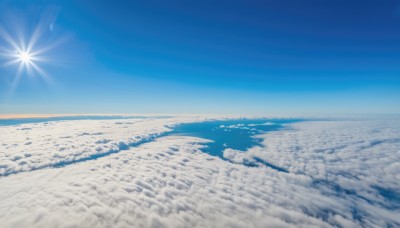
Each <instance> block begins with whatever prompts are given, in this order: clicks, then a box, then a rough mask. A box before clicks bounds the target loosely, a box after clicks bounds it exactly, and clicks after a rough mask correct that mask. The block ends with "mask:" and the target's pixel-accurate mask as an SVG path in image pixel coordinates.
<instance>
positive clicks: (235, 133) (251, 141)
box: [171, 119, 304, 172]
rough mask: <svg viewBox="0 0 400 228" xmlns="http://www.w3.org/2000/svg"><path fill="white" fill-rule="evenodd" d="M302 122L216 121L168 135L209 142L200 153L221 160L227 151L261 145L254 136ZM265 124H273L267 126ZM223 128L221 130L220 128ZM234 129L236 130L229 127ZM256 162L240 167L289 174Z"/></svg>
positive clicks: (184, 127)
mask: <svg viewBox="0 0 400 228" xmlns="http://www.w3.org/2000/svg"><path fill="white" fill-rule="evenodd" d="M299 121H304V120H303V119H235V120H218V121H206V122H197V123H187V124H180V125H178V126H176V127H175V128H174V131H173V132H171V135H184V136H194V137H199V138H204V139H209V140H212V141H213V142H210V143H205V145H206V146H207V147H206V148H204V149H203V152H205V153H208V154H210V155H212V156H217V157H220V158H221V159H223V160H226V159H225V158H224V157H223V151H224V150H225V149H226V148H231V149H234V150H240V151H245V150H247V149H249V148H251V147H254V146H262V144H261V142H262V139H259V138H255V137H253V136H255V135H257V134H262V133H265V132H269V131H277V130H280V129H282V128H283V124H286V123H293V122H299ZM266 123H273V124H271V125H268V124H266ZM221 126H224V127H221ZM231 126H236V127H231ZM253 159H254V160H255V161H256V162H251V161H245V162H244V163H243V165H246V166H249V167H258V166H260V165H265V166H268V167H270V168H272V169H275V170H277V171H280V172H288V171H287V170H286V169H284V168H281V167H278V166H275V165H273V164H271V163H269V162H267V161H264V160H262V159H260V158H256V157H254V158H253Z"/></svg>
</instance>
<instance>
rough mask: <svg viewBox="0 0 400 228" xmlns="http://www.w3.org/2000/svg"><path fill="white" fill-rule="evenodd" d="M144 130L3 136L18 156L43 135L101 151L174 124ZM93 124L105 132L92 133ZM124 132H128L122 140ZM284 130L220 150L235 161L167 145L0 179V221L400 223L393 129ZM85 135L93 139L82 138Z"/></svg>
mask: <svg viewBox="0 0 400 228" xmlns="http://www.w3.org/2000/svg"><path fill="white" fill-rule="evenodd" d="M124 121H126V120H124ZM129 121H130V120H129ZM138 121H139V120H138ZM140 121H143V122H144V123H143V127H141V128H139V127H138V126H140V125H137V124H139V123H134V124H116V122H118V121H109V122H108V121H105V122H107V124H105V122H103V121H94V122H93V123H90V124H89V122H91V121H82V122H79V121H75V122H72V121H67V122H64V123H56V124H57V127H54V126H53V125H51V124H50V125H48V126H41V125H36V126H34V127H33V128H38V129H41V131H42V132H45V133H46V137H43V136H42V137H39V136H38V137H37V138H35V140H32V139H30V140H26V137H27V136H26V135H25V134H24V133H22V132H24V131H26V130H21V126H17V127H16V126H14V127H8V128H7V129H8V130H13V128H15V129H14V130H15V132H18V133H15V134H14V135H13V137H14V139H13V140H14V141H15V143H17V144H18V145H19V146H16V147H15V148H20V147H22V146H21V145H22V142H31V144H30V145H32V147H29V146H28V145H27V147H24V148H33V145H35V144H36V143H37V142H42V141H41V140H39V139H41V138H44V142H47V140H46V139H48V138H50V140H49V141H50V142H52V143H54V142H58V140H59V139H60V137H62V136H63V135H64V136H69V135H72V136H73V138H72V139H71V138H70V140H71V142H69V141H63V144H62V145H64V146H69V148H72V146H74V145H75V146H76V147H77V146H87V145H88V144H87V143H93V144H96V143H95V142H96V141H98V140H100V141H101V140H103V141H101V142H100V143H99V144H100V145H102V144H106V145H107V143H114V142H118V141H117V140H126V139H127V138H131V137H133V136H134V134H137V133H135V132H133V131H134V129H141V131H140V132H139V135H145V133H146V134H153V133H154V132H156V133H159V132H161V131H163V130H165V129H164V127H165V126H167V125H168V124H170V123H167V122H165V121H171V120H159V121H160V123H155V122H152V121H155V120H140ZM174 121H178V120H174ZM179 121H185V120H179ZM186 121H188V120H186ZM192 121H193V119H192ZM111 123H112V124H111ZM114 125H116V126H120V127H114ZM38 126H39V127H38ZM90 126H92V127H90ZM101 126H103V127H105V126H107V127H108V128H106V127H105V128H104V130H102V131H100V130H99V128H101V129H103V128H102V127H101ZM124 126H126V129H129V130H127V131H126V132H124V129H125V128H124ZM144 126H146V127H144ZM25 127H26V126H23V128H25ZM289 127H290V128H289V129H287V130H283V131H276V132H270V133H268V134H265V135H261V136H257V137H261V138H262V139H263V144H264V147H254V148H251V149H249V151H247V152H246V153H243V152H240V151H233V150H231V149H229V148H228V149H227V150H226V151H225V153H224V155H225V154H226V158H227V159H230V160H232V161H235V163H233V162H227V161H224V160H222V159H220V158H218V157H213V156H210V155H209V154H206V153H203V152H201V148H202V147H203V146H202V145H201V143H204V142H206V141H205V140H204V139H199V138H193V137H183V136H167V137H161V138H158V139H156V140H155V141H151V142H148V143H144V144H141V145H140V146H138V147H134V148H126V150H122V151H120V152H119V153H114V154H110V155H108V156H105V157H102V158H100V159H97V160H87V161H84V162H78V163H74V164H73V165H69V166H65V167H61V168H46V169H40V170H30V172H23V173H18V174H13V175H9V176H3V177H0V186H1V190H0V224H2V226H3V227H66V226H69V227H74V226H75V227H132V226H136V227H193V226H199V227H313V226H314V227H315V226H316V227H332V226H337V227H360V226H367V227H373V226H381V227H382V226H390V225H392V226H399V225H400V219H399V218H398V214H399V212H400V211H399V208H400V207H399V199H398V198H397V199H396V194H395V193H396V191H398V189H400V186H399V185H400V184H399V183H400V176H399V173H400V168H399V164H400V163H399V162H400V143H399V142H400V141H399V137H400V126H399V124H398V123H397V122H395V121H390V122H389V121H318V122H303V123H297V124H292V125H290V126H289ZM17 128H18V129H19V130H17ZM67 129H68V130H67ZM73 129H75V130H76V131H73ZM83 129H85V131H84V132H85V133H87V134H86V135H85V136H88V138H89V139H90V141H78V140H80V139H81V138H80V137H81V136H79V135H80V134H81V133H83ZM144 129H147V130H146V131H145V130H144ZM150 129H153V130H150ZM2 130H4V129H2ZM31 131H32V130H31ZM11 132H13V131H11ZM57 132H58V133H57ZM96 133H103V134H96ZM43 134H44V133H43ZM129 134H132V135H129ZM100 136H102V137H104V136H107V137H104V138H102V137H100ZM10 138H11V137H10ZM30 138H32V136H30ZM7 140H11V139H7ZM108 140H111V141H108ZM44 142H43V143H44ZM1 143H3V140H2V141H1ZM6 144H7V146H10V145H9V144H8V143H6ZM50 144H51V143H49V145H50ZM46 145H47V144H46ZM51 145H53V144H51ZM90 145H91V144H90ZM44 148H46V147H44ZM56 148H58V147H56ZM11 149H12V147H9V148H8V150H7V154H9V156H8V157H10V156H11V154H13V155H14V156H16V155H18V154H19V153H22V152H21V151H22V150H16V151H14V152H13V151H12V150H11ZM50 151H51V150H50ZM56 151H57V150H56ZM66 151H68V149H67V150H66ZM1 152H3V150H2V151H1ZM46 153H51V152H46V151H43V152H42V153H39V152H37V153H35V154H34V155H32V156H36V157H37V159H39V161H40V162H39V163H40V164H43V163H44V162H49V161H52V160H51V159H48V157H49V156H47V155H46ZM67 153H70V152H67ZM3 154H4V152H3ZM71 154H72V153H71ZM51 155H52V154H51ZM3 156H4V155H3ZM69 156H73V155H69ZM42 157H43V158H42ZM50 157H51V156H50ZM244 158H247V159H255V158H256V159H263V160H264V161H266V162H268V163H270V164H272V165H274V166H277V167H280V168H282V169H285V170H287V171H288V172H282V171H279V170H277V169H274V168H270V167H269V166H265V165H261V166H259V167H248V166H244V165H242V164H241V162H242V161H243V159H244ZM20 160H21V159H20ZM30 163H31V164H35V162H30ZM27 171H29V170H27ZM393 194H394V195H393ZM389 199H390V200H389Z"/></svg>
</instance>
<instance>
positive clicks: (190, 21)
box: [0, 0, 400, 115]
mask: <svg viewBox="0 0 400 228" xmlns="http://www.w3.org/2000/svg"><path fill="white" fill-rule="evenodd" d="M0 2H1V3H0V4H1V12H2V15H3V17H2V18H1V25H0V26H3V27H6V28H7V31H8V33H13V32H15V31H13V29H14V30H17V29H18V27H21V28H24V29H25V30H24V31H27V32H25V33H24V35H23V36H24V40H26V41H29V39H31V37H32V33H31V32H30V31H31V30H29V28H33V27H35V26H36V25H37V24H44V25H45V26H47V27H46V28H47V30H45V31H43V36H42V37H41V39H40V40H39V41H38V43H37V45H36V47H35V48H37V49H41V48H42V49H43V48H44V47H46V46H49V45H50V44H52V43H56V44H58V45H57V47H56V48H54V49H51V50H50V51H49V52H48V53H43V55H47V59H48V62H46V61H42V62H37V65H38V66H40V67H41V68H42V69H43V71H45V72H46V75H47V76H46V77H47V80H43V78H44V77H43V75H39V73H38V72H34V73H27V72H26V71H23V72H22V73H21V74H20V79H19V81H18V83H15V77H16V72H17V66H14V65H11V66H9V65H7V66H3V65H2V68H1V69H0V73H1V77H0V113H240V114H277V115H278V114H284V115H303V114H307V115H308V114H310V115H318V114H389V113H391V114H392V113H397V114H398V113H400V99H399V98H400V2H398V1H390V0H387V1H378V0H376V1H375V0H373V1H371V0H367V1H354V0H347V1H344V0H335V1H333V0H327V1H318V0H314V1H310V0H305V1H295V0H283V1H153V0H150V1H104V0H96V1H94V0H89V1H85V0H83V1H82V0H81V1H78V0H71V1H44V0H42V1H21V0H20V1H0ZM4 15H7V17H5V16H4ZM43 15H50V16H47V17H46V16H43ZM44 21H45V22H44ZM11 22H13V23H14V22H15V25H16V26H14V27H13V26H10V24H13V23H11ZM46 23H47V24H46ZM3 35H4V34H3ZM15 37H17V36H15ZM57 40H62V41H63V42H60V43H57ZM0 44H1V45H2V46H3V47H4V46H7V45H8V43H7V42H5V41H4V40H2V41H0ZM0 61H2V63H4V62H6V61H7V58H5V57H2V58H1V60H0Z"/></svg>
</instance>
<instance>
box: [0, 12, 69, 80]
mask: <svg viewBox="0 0 400 228" xmlns="http://www.w3.org/2000/svg"><path fill="white" fill-rule="evenodd" d="M3 11H4V9H3V10H2V11H1V12H0V60H1V65H3V66H7V67H10V68H12V67H13V66H14V67H15V70H16V73H15V74H14V77H13V79H12V87H15V86H16V85H17V84H18V83H19V81H20V80H22V78H23V77H22V76H24V75H26V76H30V77H38V78H41V79H43V81H44V82H46V83H47V84H48V83H49V82H50V81H51V79H50V76H49V75H48V74H47V73H46V72H45V71H44V70H43V69H42V67H43V66H44V65H47V64H51V63H54V62H55V61H56V59H57V54H58V53H57V54H55V52H56V50H58V49H59V48H62V46H63V45H64V44H65V41H67V40H68V39H66V37H65V36H62V35H61V34H60V33H57V31H56V29H55V28H54V23H55V21H56V18H57V14H58V11H59V9H57V8H46V9H40V10H35V11H33V12H32V11H27V10H20V11H16V10H13V9H8V10H5V11H4V12H3ZM9 75H10V74H9Z"/></svg>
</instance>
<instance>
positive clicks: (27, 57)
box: [17, 51, 33, 64]
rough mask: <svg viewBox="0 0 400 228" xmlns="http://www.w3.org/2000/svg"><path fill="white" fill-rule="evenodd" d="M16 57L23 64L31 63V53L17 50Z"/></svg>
mask: <svg viewBox="0 0 400 228" xmlns="http://www.w3.org/2000/svg"><path fill="white" fill-rule="evenodd" d="M17 57H18V60H19V61H20V62H22V63H25V64H27V63H31V62H32V60H33V58H32V54H31V53H29V52H26V51H21V52H19V53H18V55H17Z"/></svg>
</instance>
